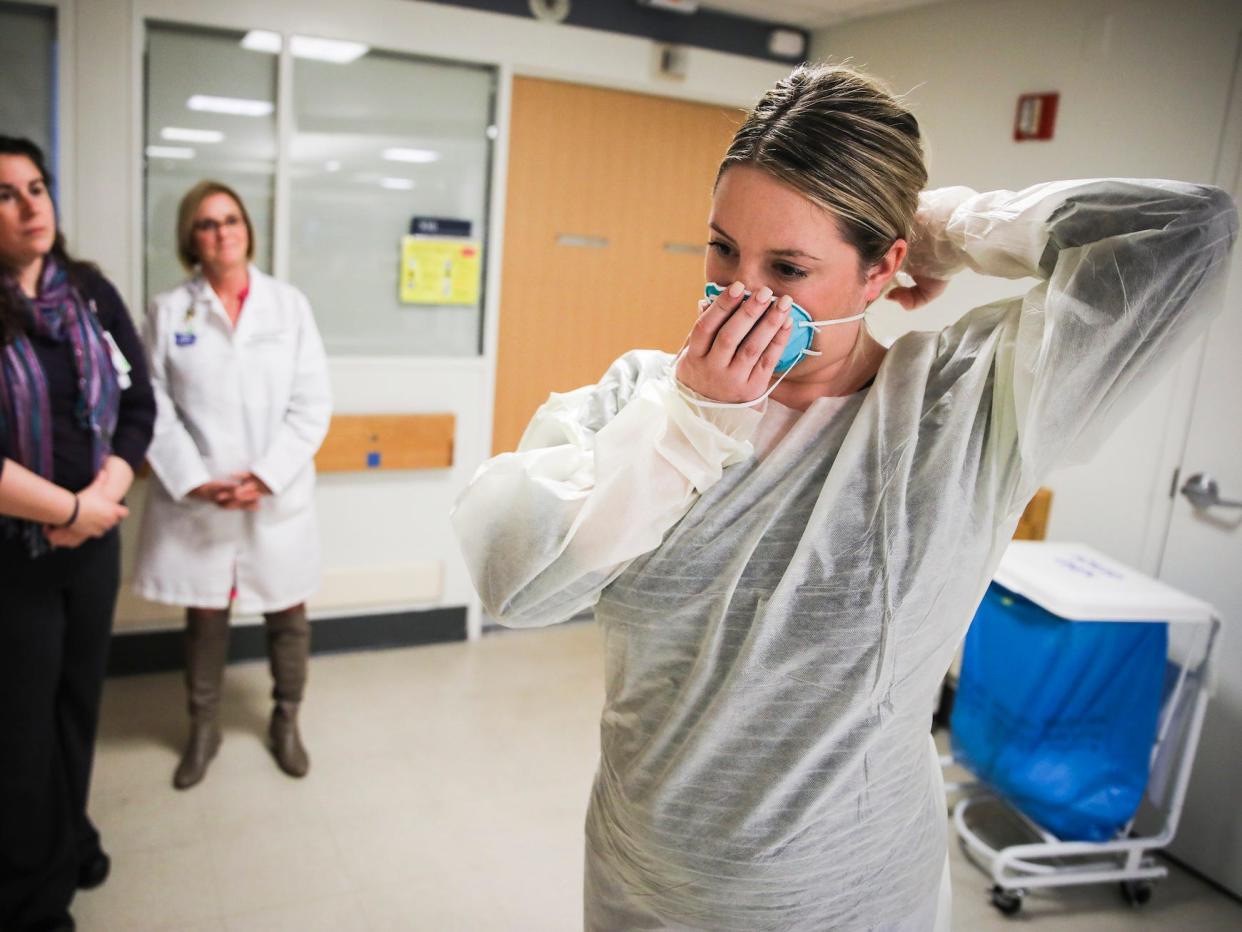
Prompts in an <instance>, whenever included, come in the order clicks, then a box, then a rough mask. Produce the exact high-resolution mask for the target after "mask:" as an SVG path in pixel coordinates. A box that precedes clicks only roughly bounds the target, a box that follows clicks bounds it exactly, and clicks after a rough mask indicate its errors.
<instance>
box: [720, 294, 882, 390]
mask: <svg viewBox="0 0 1242 932" xmlns="http://www.w3.org/2000/svg"><path fill="white" fill-rule="evenodd" d="M724 291H725V289H724V288H721V287H720V286H719V285H717V284H716V283H715V282H708V283H707V286H706V287H705V288H704V289H703V294H705V295H707V297H708V298H709V299H711V300H715V298H716V296H717V295H720V294H723V293H724ZM749 297H750V292H749V291H747V292H745V294H744V296H743V297H742V300H743V301H745V300H747V299H748V298H749ZM865 316H866V313H865V312H864V313H862V314H855V315H854V316H853V317H838V318H837V319H836V320H815V319H813V318H812V317H811V315H810V314H808V313H807V312H806V310H805V309H804V308H803V307H802V306H801V305H799V304H796V303H795V304H791V305H790V306H789V319H790V320H791V321H792V322H793V332H792V333H790V334H789V342H788V343H786V344H785V351H784V352H783V353H781V358H780V361H779V362H777V364H776V369H775V370H774V371H775V372H777V373H781V374H783V373H785V372H788V371H789V370H790V369H792V368H793V367H794V366H795V365H796V364H797V363H799V362H801V361H802V357H803V356H818V355H819V353H818V352H816V351H815V350H813V349H811V341H812V340H814V339H815V331H816V330H818V329H819V328H820V327H831V326H833V325H834V324H848V323H850V322H852V321H855V320H862V319H863V318H864V317H865Z"/></svg>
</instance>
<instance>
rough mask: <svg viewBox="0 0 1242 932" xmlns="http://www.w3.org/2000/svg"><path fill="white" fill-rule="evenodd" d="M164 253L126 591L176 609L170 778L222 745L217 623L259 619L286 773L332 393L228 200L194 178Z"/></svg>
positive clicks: (292, 764) (299, 764) (314, 568)
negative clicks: (181, 690) (180, 707)
mask: <svg viewBox="0 0 1242 932" xmlns="http://www.w3.org/2000/svg"><path fill="white" fill-rule="evenodd" d="M177 253H178V256H179V257H180V259H181V261H182V264H183V265H185V267H186V269H187V270H189V271H190V272H191V276H190V278H189V280H188V281H186V282H184V283H183V284H182V285H180V286H178V287H177V288H174V289H173V290H172V291H169V292H167V293H165V294H162V295H159V296H158V297H156V298H155V300H154V301H153V302H152V305H151V308H150V310H149V312H148V315H147V321H146V327H145V331H144V339H145V340H146V345H147V351H148V353H149V355H150V358H151V370H152V381H153V382H154V384H155V392H156V401H157V407H158V415H157V417H156V423H155V437H154V440H153V441H152V444H151V449H150V451H149V452H148V454H147V459H148V462H149V463H150V464H151V469H152V471H153V472H154V473H155V476H156V478H157V480H158V481H157V482H155V483H152V485H153V488H152V489H151V492H150V495H149V497H148V500H147V507H146V511H145V513H144V516H143V523H142V536H141V540H140V543H139V551H138V560H137V568H136V571H135V580H134V588H135V590H136V591H137V592H138V594H139V595H141V596H143V597H144V598H147V599H151V600H152V601H156V602H164V603H168V604H172V605H184V606H185V607H186V687H187V689H188V692H189V712H190V725H191V728H190V736H189V741H188V743H187V745H186V749H185V753H184V754H183V755H182V758H181V761H180V763H179V765H178V766H177V769H176V773H175V774H174V776H173V785H174V786H176V787H177V788H178V789H186V788H188V787H191V786H193V785H194V784H196V783H198V782H199V781H200V780H201V779H202V778H203V776H204V775H205V773H206V771H207V765H208V764H209V763H210V762H211V759H212V757H214V756H215V753H216V750H217V749H218V748H219V746H220V725H219V720H218V710H219V705H220V689H221V684H222V681H223V676H224V665H225V661H226V659H227V657H228V641H229V614H230V611H231V609H233V608H234V607H235V608H236V609H237V610H238V611H239V612H241V613H243V614H262V615H263V617H264V621H265V624H266V632H267V647H268V659H269V661H270V664H271V670H272V678H273V680H274V682H275V687H274V689H273V693H272V696H273V699H274V700H275V705H274V708H273V711H272V718H271V724H270V728H269V736H270V739H271V745H272V752H273V754H274V755H275V757H276V762H277V764H278V765H279V766H280V768H281V769H282V770H283V771H285V773H287V774H289V775H290V776H295V777H300V776H303V775H305V774H306V772H307V770H308V769H309V767H310V761H309V758H308V756H307V753H306V749H305V747H304V746H303V744H302V740H301V737H300V735H299V732H298V725H297V712H298V706H299V704H300V702H301V700H302V692H303V688H304V686H305V682H306V666H307V658H308V656H309V650H310V626H309V623H308V621H307V618H306V599H307V597H308V596H310V595H311V593H312V592H314V591H315V589H316V588H317V587H318V585H319V541H318V532H317V529H316V523H315V511H314V501H313V494H314V487H315V466H314V455H315V451H316V450H317V449H318V448H319V444H320V443H321V442H322V440H323V437H324V434H325V433H326V432H327V429H328V420H329V417H330V415H331V396H330V389H329V385H328V372H327V362H326V360H325V358H324V351H323V343H322V341H321V340H320V338H319V331H318V330H317V329H316V327H315V320H314V316H313V315H312V313H311V308H310V304H309V303H308V302H307V300H306V297H305V296H304V295H303V294H302V293H301V292H300V291H298V290H297V289H296V288H294V287H293V286H292V285H288V284H286V283H284V282H280V281H277V280H276V279H274V278H272V277H271V276H269V275H265V274H264V273H262V272H260V271H259V270H258V269H257V268H255V266H254V265H253V264H252V263H251V261H250V260H251V259H252V258H253V257H254V227H253V226H252V225H251V222H250V216H249V214H248V213H247V212H246V208H245V205H244V204H243V203H242V200H241V198H240V197H239V196H238V195H237V193H236V192H235V191H234V190H233V189H231V188H229V187H228V186H227V185H224V184H221V183H219V182H216V181H203V182H200V183H199V184H197V185H195V186H194V187H193V188H191V189H190V190H189V191H188V192H187V193H186V195H185V197H184V198H182V200H181V206H180V208H179V210H178V214H177Z"/></svg>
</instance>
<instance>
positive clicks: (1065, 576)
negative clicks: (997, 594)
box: [993, 540, 1216, 622]
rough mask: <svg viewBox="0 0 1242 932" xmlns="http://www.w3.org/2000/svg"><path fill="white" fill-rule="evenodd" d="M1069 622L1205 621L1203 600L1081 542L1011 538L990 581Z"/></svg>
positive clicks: (1209, 613)
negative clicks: (993, 580) (1067, 619)
mask: <svg viewBox="0 0 1242 932" xmlns="http://www.w3.org/2000/svg"><path fill="white" fill-rule="evenodd" d="M993 578H994V579H995V580H996V581H997V582H998V583H1000V584H1001V585H1002V586H1004V587H1005V588H1006V589H1008V590H1010V591H1011V592H1016V593H1018V595H1021V596H1025V597H1026V598H1028V599H1030V600H1031V601H1032V602H1034V603H1035V604H1037V605H1039V606H1040V607H1041V608H1044V609H1046V610H1048V611H1050V612H1052V613H1053V614H1054V615H1060V616H1061V617H1062V618H1069V619H1070V620H1072V621H1191V622H1206V621H1210V620H1211V619H1212V617H1213V616H1214V615H1215V614H1216V612H1215V610H1214V609H1213V608H1212V606H1211V605H1209V604H1208V603H1207V602H1204V601H1202V600H1201V599H1196V598H1193V597H1191V596H1188V595H1186V594H1185V593H1184V592H1179V591H1178V590H1177V589H1174V588H1173V587H1172V586H1167V585H1165V584H1164V583H1162V582H1160V581H1159V580H1158V579H1152V578H1151V577H1150V576H1145V575H1143V574H1142V573H1140V572H1139V571H1138V570H1133V569H1130V567H1128V566H1126V565H1124V564H1122V563H1118V562H1117V561H1116V560H1114V559H1112V558H1111V557H1106V556H1104V554H1102V553H1100V552H1099V551H1098V550H1093V549H1092V548H1090V547H1088V546H1087V545H1086V544H1068V543H1049V542H1044V541H1029V540H1016V541H1013V542H1012V543H1011V544H1010V545H1009V549H1008V550H1006V551H1005V555H1004V557H1002V558H1001V562H1000V566H999V567H998V568H997V570H996V575H995V577H993Z"/></svg>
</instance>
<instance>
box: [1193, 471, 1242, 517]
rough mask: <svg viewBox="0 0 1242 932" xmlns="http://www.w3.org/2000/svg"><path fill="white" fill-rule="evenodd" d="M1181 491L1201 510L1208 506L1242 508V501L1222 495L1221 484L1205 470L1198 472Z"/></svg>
mask: <svg viewBox="0 0 1242 932" xmlns="http://www.w3.org/2000/svg"><path fill="white" fill-rule="evenodd" d="M1181 492H1182V494H1183V495H1185V496H1186V497H1187V498H1188V499H1190V504H1191V505H1193V506H1194V507H1195V508H1197V509H1200V510H1205V509H1208V508H1212V507H1216V508H1242V502H1239V501H1234V500H1232V499H1228V498H1221V497H1220V486H1219V485H1218V484H1217V482H1216V480H1215V479H1213V478H1212V477H1211V476H1209V475H1208V474H1207V473H1205V472H1197V473H1195V474H1194V475H1193V476H1191V477H1190V478H1189V479H1187V480H1186V484H1185V485H1183V486H1182V488H1181Z"/></svg>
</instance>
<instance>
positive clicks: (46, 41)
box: [0, 3, 56, 174]
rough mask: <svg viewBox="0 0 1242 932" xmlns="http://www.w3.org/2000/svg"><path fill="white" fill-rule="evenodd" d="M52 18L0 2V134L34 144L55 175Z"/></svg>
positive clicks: (49, 11)
mask: <svg viewBox="0 0 1242 932" xmlns="http://www.w3.org/2000/svg"><path fill="white" fill-rule="evenodd" d="M55 43H56V13H55V11H54V10H52V9H50V8H48V7H36V6H26V5H24V4H18V3H0V62H3V66H2V67H0V133H3V134H4V135H6V136H24V137H25V138H27V139H29V140H31V141H32V142H34V143H36V144H37V145H38V146H39V147H40V148H41V149H42V150H43V152H44V154H45V155H46V156H47V157H48V160H49V161H50V162H51V168H52V173H53V174H56V170H55V168H56V121H55V108H56V44H55Z"/></svg>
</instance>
